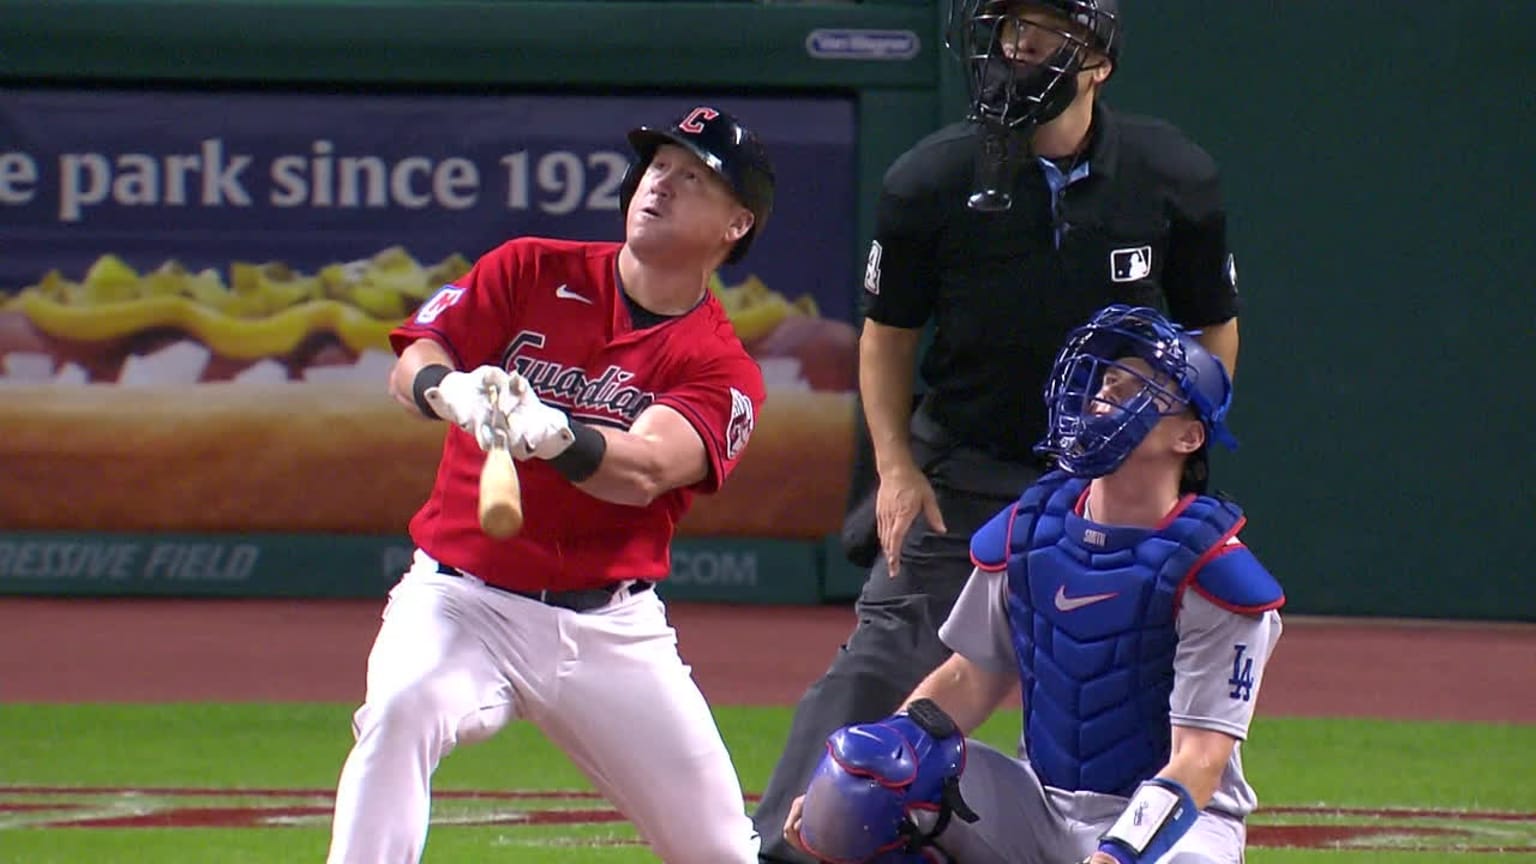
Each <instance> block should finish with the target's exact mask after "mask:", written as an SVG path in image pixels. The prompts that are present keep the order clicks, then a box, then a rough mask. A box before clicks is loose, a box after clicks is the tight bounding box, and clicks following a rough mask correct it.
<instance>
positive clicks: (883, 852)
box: [784, 306, 1284, 864]
mask: <svg viewBox="0 0 1536 864" xmlns="http://www.w3.org/2000/svg"><path fill="white" fill-rule="evenodd" d="M1230 396H1231V384H1230V380H1229V379H1228V377H1227V375H1226V372H1225V370H1224V368H1223V367H1222V365H1221V363H1220V361H1218V360H1217V359H1215V357H1214V356H1213V355H1211V354H1210V353H1208V352H1207V351H1206V349H1204V348H1203V347H1201V345H1200V343H1199V342H1197V341H1196V340H1195V339H1194V338H1192V335H1191V334H1190V333H1188V332H1187V331H1183V330H1181V329H1179V328H1178V327H1177V326H1176V325H1173V324H1172V323H1170V322H1169V321H1168V319H1166V318H1164V317H1163V316H1162V315H1160V314H1159V313H1157V312H1155V311H1153V310H1151V309H1146V308H1132V307H1128V306H1111V307H1108V308H1107V309H1105V310H1102V311H1101V312H1100V313H1099V314H1098V315H1096V316H1095V317H1094V318H1093V320H1092V321H1091V322H1090V323H1088V324H1087V325H1085V326H1083V327H1080V328H1078V329H1077V330H1075V331H1074V332H1073V333H1072V334H1071V335H1070V336H1069V338H1068V341H1067V344H1066V346H1065V348H1064V349H1063V350H1062V351H1061V353H1060V354H1059V356H1058V358H1057V361H1056V364H1055V367H1054V370H1053V373H1052V377H1051V379H1050V383H1049V384H1048V385H1047V392H1046V401H1047V405H1048V409H1049V415H1050V416H1049V423H1050V426H1049V430H1050V431H1049V432H1048V433H1047V435H1046V438H1045V440H1044V442H1043V443H1042V444H1041V448H1042V450H1043V451H1044V452H1046V453H1049V454H1051V455H1053V456H1054V457H1055V458H1056V459H1057V464H1058V466H1059V469H1060V470H1057V471H1053V472H1051V473H1050V474H1047V475H1046V476H1044V477H1042V478H1041V479H1040V480H1039V481H1038V482H1037V483H1035V484H1034V485H1032V486H1031V487H1030V488H1029V489H1028V490H1027V491H1025V493H1024V494H1023V496H1022V497H1021V498H1020V499H1019V501H1018V502H1017V503H1015V504H1014V505H1012V506H1010V507H1007V508H1005V509H1004V510H1003V511H1002V512H1000V513H998V514H997V516H996V517H994V518H993V519H992V520H991V521H990V522H988V523H987V524H986V525H985V526H984V527H983V528H982V529H981V530H979V531H978V532H976V534H975V535H973V537H972V539H971V554H972V557H973V559H974V562H975V565H976V568H975V570H974V572H973V574H972V576H971V578H970V580H969V581H968V582H967V584H966V586H965V588H964V590H963V591H962V593H961V596H960V599H959V601H958V602H957V603H956V605H955V608H954V611H953V612H952V613H951V615H950V616H949V618H948V619H947V620H946V621H945V623H944V625H943V626H942V628H941V629H940V635H941V636H942V638H943V639H944V641H945V643H946V644H947V645H949V646H950V647H951V648H952V649H953V650H954V652H955V653H954V654H953V655H952V656H951V658H950V659H949V660H947V661H946V662H945V663H944V664H943V665H941V666H940V667H939V668H938V669H937V670H935V671H934V672H933V673H932V674H931V675H929V676H928V677H927V678H926V679H925V680H924V681H923V682H922V683H921V684H919V685H918V687H917V689H916V690H914V691H913V693H912V694H911V696H910V697H909V699H908V700H907V703H906V707H905V708H904V709H903V710H902V711H901V712H899V713H898V714H896V715H894V716H892V717H890V718H887V719H886V720H884V721H881V722H879V723H872V724H863V725H855V726H849V727H845V728H843V729H841V730H839V731H838V732H836V733H834V734H833V735H832V736H831V738H830V739H829V740H828V744H827V755H826V756H825V757H824V758H823V760H822V762H821V764H820V765H819V766H818V767H817V769H816V773H815V774H814V775H813V779H812V780H811V783H810V786H809V789H808V791H807V793H806V795H805V796H804V797H802V798H801V799H799V800H797V801H796V802H795V804H794V806H793V807H792V808H791V815H790V818H789V820H788V822H787V823H786V825H785V828H784V833H785V837H786V839H787V840H789V841H790V842H791V843H792V844H793V845H795V846H797V847H798V848H800V849H802V850H805V851H808V852H810V853H811V854H813V855H816V856H817V857H819V858H821V859H825V860H835V861H839V862H862V861H878V862H922V861H935V860H945V858H944V856H948V860H952V861H955V862H960V864H994V862H995V864H1003V862H1009V864H1019V862H1032V864H1070V862H1076V861H1088V862H1092V864H1153V862H1161V864H1241V862H1242V861H1243V847H1244V842H1245V837H1246V833H1245V829H1244V819H1245V817H1247V815H1248V814H1249V813H1251V812H1252V811H1253V809H1254V806H1255V803H1256V798H1255V795H1254V792H1253V789H1252V788H1251V787H1250V786H1249V785H1248V783H1247V781H1246V780H1245V779H1244V777H1243V769H1242V760H1241V758H1240V755H1239V753H1240V746H1239V744H1240V742H1241V741H1242V740H1243V739H1244V738H1245V737H1246V736H1247V732H1248V725H1249V722H1250V720H1251V719H1252V717H1253V709H1254V700H1255V698H1256V697H1257V695H1258V692H1259V685H1260V682H1261V681H1262V678H1263V672H1264V667H1265V664H1266V662H1267V661H1268V659H1269V657H1270V654H1271V652H1272V651H1273V650H1274V646H1275V643H1276V640H1277V639H1278V638H1279V636H1280V629H1281V625H1280V617H1279V613H1278V612H1277V611H1276V610H1278V609H1279V607H1280V606H1281V605H1282V604H1283V603H1284V595H1283V594H1282V592H1281V589H1280V586H1279V584H1278V583H1276V581H1275V580H1274V578H1273V577H1272V576H1270V574H1269V573H1268V572H1267V571H1266V570H1265V569H1264V567H1263V566H1262V565H1261V564H1260V563H1259V561H1258V559H1257V558H1256V557H1255V556H1254V555H1253V553H1252V552H1250V551H1249V550H1248V549H1247V548H1246V547H1245V546H1244V545H1243V544H1242V542H1241V541H1240V540H1239V539H1238V532H1239V530H1240V529H1241V528H1242V526H1243V524H1244V522H1245V518H1244V517H1243V515H1242V511H1241V510H1240V509H1239V508H1238V507H1237V506H1236V505H1234V504H1231V503H1230V502H1227V501H1225V500H1222V499H1217V498H1213V497H1208V496H1205V495H1196V494H1192V493H1190V492H1188V491H1187V487H1188V484H1189V481H1190V475H1189V473H1188V471H1187V468H1188V465H1187V463H1188V461H1189V458H1190V456H1192V455H1193V454H1195V453H1197V452H1199V451H1201V450H1202V449H1203V448H1204V447H1205V446H1206V442H1207V441H1208V440H1210V439H1214V440H1216V441H1220V442H1222V443H1223V444H1225V445H1227V446H1235V442H1234V441H1233V440H1232V438H1231V436H1230V435H1229V433H1228V432H1227V429H1226V426H1225V417H1226V414H1227V409H1228V406H1229V404H1230ZM1015 683H1018V684H1019V685H1020V686H1021V688H1022V695H1023V699H1024V709H1025V711H1024V729H1023V734H1022V736H1021V738H1020V745H1019V758H1018V759H1015V758H1012V757H1010V756H1006V755H1004V754H1002V753H999V752H997V751H996V750H993V749H990V748H988V747H986V746H984V745H981V744H976V743H973V742H967V741H965V740H964V738H963V737H962V736H963V734H964V733H967V732H970V731H971V730H973V729H975V728H976V727H977V726H978V725H980V724H981V723H982V722H983V721H984V720H985V719H986V718H987V716H988V715H990V714H991V712H992V711H993V710H994V709H995V708H996V706H997V705H998V704H999V703H1000V702H1001V701H1002V700H1003V699H1004V698H1005V697H1006V696H1007V694H1008V693H1009V691H1010V690H1011V689H1012V687H1013V685H1014V684H1015ZM957 781H958V782H957Z"/></svg>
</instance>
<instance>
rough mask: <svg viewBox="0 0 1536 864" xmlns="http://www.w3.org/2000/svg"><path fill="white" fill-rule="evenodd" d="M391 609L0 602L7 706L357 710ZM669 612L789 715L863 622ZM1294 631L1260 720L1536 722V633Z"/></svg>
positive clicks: (732, 699)
mask: <svg viewBox="0 0 1536 864" xmlns="http://www.w3.org/2000/svg"><path fill="white" fill-rule="evenodd" d="M382 605H383V601H382V600H363V601H353V600H347V601H329V600H162V599H123V598H111V599H54V598H46V599H43V598H18V597H6V598H0V698H3V699H4V700H5V701H8V702H87V701H91V702H94V701H114V702H165V701H198V700H224V701H335V702H352V701H356V700H358V699H360V698H361V697H362V685H363V668H364V662H365V660H366V658H367V655H368V648H369V645H370V644H371V642H372V640H373V635H374V632H375V630H376V628H377V626H378V615H379V611H380V609H381V608H382ZM670 612H671V617H672V621H673V624H674V626H675V627H676V628H677V630H678V634H679V637H678V638H679V643H680V645H681V650H682V652H683V656H684V658H685V659H686V660H687V661H688V663H689V664H690V665H692V667H693V670H694V675H695V677H696V678H697V679H698V681H699V686H700V687H701V688H702V689H703V691H704V694H705V696H706V697H708V698H709V700H710V701H711V702H712V703H714V704H720V705H732V704H753V705H791V704H794V702H795V701H796V700H798V699H799V698H800V694H801V693H802V692H803V691H804V689H805V687H806V686H807V685H808V684H810V683H811V682H812V681H814V680H815V679H816V678H817V677H818V676H819V675H820V674H821V673H822V672H823V671H824V670H825V669H826V666H827V664H828V663H829V662H830V661H831V659H832V656H833V653H834V652H835V651H836V649H837V646H838V645H839V644H840V643H841V641H842V640H843V639H844V638H845V637H846V636H847V635H848V633H849V631H850V630H851V629H852V627H853V623H854V618H853V610H852V607H851V606H818V607H804V606H795V607H773V606H735V605H724V604H702V603H677V604H672V605H671V607H670ZM1285 627H1286V629H1285V634H1284V636H1283V637H1282V638H1281V641H1280V646H1279V648H1278V649H1277V651H1276V654H1275V657H1274V659H1273V660H1272V661H1271V663H1270V666H1269V670H1268V674H1267V677H1266V680H1265V681H1264V684H1263V691H1262V696H1261V700H1262V701H1261V705H1260V710H1261V711H1262V712H1263V713H1265V714H1271V715H1276V716H1282V715H1290V716H1363V717H1384V718H1414V719H1434V720H1458V721H1489V722H1506V723H1536V625H1526V624H1487V623H1450V622H1430V621H1385V620H1370V619H1335V618H1305V617H1291V618H1287V619H1286V625H1285Z"/></svg>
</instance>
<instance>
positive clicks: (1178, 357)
mask: <svg viewBox="0 0 1536 864" xmlns="http://www.w3.org/2000/svg"><path fill="white" fill-rule="evenodd" d="M1133 357H1134V358H1139V359H1140V360H1142V361H1143V362H1145V363H1146V364H1147V366H1149V367H1150V368H1151V374H1150V375H1149V374H1147V373H1146V372H1144V371H1143V370H1142V369H1140V368H1138V367H1133V366H1130V365H1128V364H1126V363H1125V362H1123V361H1124V360H1126V359H1127V358H1133ZM1110 370H1116V371H1117V373H1118V374H1119V375H1121V376H1123V380H1126V381H1129V382H1130V383H1131V384H1132V388H1131V389H1132V391H1133V392H1123V391H1122V392H1117V393H1115V394H1114V395H1113V396H1112V397H1106V395H1105V390H1106V388H1105V386H1104V380H1105V374H1106V373H1107V372H1109V371H1110ZM1045 403H1046V407H1047V409H1048V410H1049V412H1050V417H1049V421H1048V423H1049V426H1048V431H1047V432H1046V436H1045V440H1043V441H1041V442H1040V444H1039V445H1038V446H1036V448H1035V449H1036V451H1038V452H1040V453H1043V454H1048V455H1052V456H1055V457H1056V461H1057V464H1058V465H1059V466H1060V468H1061V469H1062V470H1063V471H1065V472H1067V473H1068V474H1071V475H1073V476H1076V477H1102V476H1104V475H1105V474H1109V473H1110V472H1112V471H1114V470H1115V469H1116V468H1119V467H1120V465H1121V463H1123V462H1124V461H1125V459H1126V457H1128V456H1129V455H1130V454H1131V451H1132V450H1135V449H1136V446H1137V445H1138V444H1140V443H1141V442H1142V440H1143V439H1144V438H1146V437H1147V433H1148V432H1150V431H1152V427H1153V426H1156V425H1157V422H1158V421H1159V420H1160V419H1162V418H1163V417H1165V416H1169V415H1174V414H1179V413H1181V412H1183V411H1184V410H1185V408H1193V409H1194V411H1195V414H1196V415H1197V416H1198V417H1199V418H1200V420H1201V422H1202V423H1204V424H1205V428H1206V431H1207V433H1208V434H1209V436H1210V438H1212V439H1214V440H1216V441H1219V442H1221V443H1222V445H1224V446H1225V447H1226V448H1227V449H1229V450H1235V449H1237V440H1236V439H1234V438H1233V437H1232V434H1231V433H1230V432H1228V431H1227V426H1226V418H1227V411H1228V409H1229V408H1230V407H1231V405H1232V379H1231V378H1229V377H1228V376H1227V370H1226V368H1225V367H1223V366H1222V365H1221V361H1220V360H1218V359H1216V357H1215V356H1214V355H1212V354H1211V353H1210V352H1209V351H1207V350H1205V347H1204V346H1202V345H1201V344H1200V343H1199V342H1197V341H1195V339H1194V336H1193V334H1192V333H1191V332H1190V331H1188V330H1185V329H1183V328H1181V327H1179V326H1178V325H1176V324H1174V323H1173V322H1171V321H1169V320H1168V319H1167V318H1165V317H1163V315H1162V313H1160V312H1158V311H1157V310H1155V309H1149V308H1146V307H1131V306H1124V305H1116V306H1108V307H1106V308H1104V309H1102V310H1100V311H1099V313H1098V314H1097V315H1094V316H1093V319H1092V320H1090V321H1089V322H1088V323H1087V324H1084V325H1083V326H1081V327H1079V328H1077V329H1076V330H1073V331H1072V332H1071V333H1070V334H1068V336H1067V341H1066V344H1065V345H1064V346H1063V347H1062V349H1061V352H1060V353H1059V354H1058V355H1057V356H1056V365H1055V367H1054V369H1052V371H1051V377H1050V380H1049V381H1048V382H1047V383H1046V386H1045Z"/></svg>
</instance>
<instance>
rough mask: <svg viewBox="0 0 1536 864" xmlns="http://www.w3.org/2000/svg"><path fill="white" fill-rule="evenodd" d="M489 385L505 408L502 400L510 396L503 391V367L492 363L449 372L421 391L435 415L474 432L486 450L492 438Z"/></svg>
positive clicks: (504, 379)
mask: <svg viewBox="0 0 1536 864" xmlns="http://www.w3.org/2000/svg"><path fill="white" fill-rule="evenodd" d="M519 377H521V376H519ZM492 389H494V390H495V391H496V392H497V394H498V398H499V399H500V400H501V403H502V405H503V409H502V410H506V409H505V405H506V403H509V402H513V401H514V400H513V399H511V398H509V397H508V396H507V395H506V394H507V393H508V376H507V372H506V370H505V369H499V368H497V367H495V366H481V367H479V368H477V369H472V370H470V371H469V372H449V373H448V374H447V375H445V376H443V380H442V381H441V382H439V383H438V385H437V386H436V387H428V388H427V390H426V392H425V393H423V394H422V395H423V396H425V397H426V400H427V404H428V405H431V406H432V410H433V411H435V412H436V413H437V416H439V417H441V418H443V419H444V420H447V421H448V422H450V423H452V424H454V425H455V426H457V427H459V428H460V429H463V430H464V431H465V432H468V433H469V434H471V435H473V436H475V441H476V442H477V443H478V444H479V445H480V449H481V450H489V449H491V444H492V443H493V441H494V437H493V433H492V426H491V412H492V411H494V410H495V409H494V408H493V407H492V405H491V396H490V392H489V391H490V390H492Z"/></svg>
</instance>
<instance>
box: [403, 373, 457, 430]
mask: <svg viewBox="0 0 1536 864" xmlns="http://www.w3.org/2000/svg"><path fill="white" fill-rule="evenodd" d="M452 371H453V370H452V369H449V368H448V367H447V366H444V365H443V364H441V363H429V364H427V365H426V366H423V367H421V368H420V369H418V370H417V371H416V378H415V380H413V381H412V382H411V396H413V397H414V398H415V399H416V410H418V411H420V412H421V415H422V416H423V417H426V418H427V419H428V420H441V419H443V418H441V417H439V416H437V412H436V411H433V410H432V403H431V402H428V401H427V390H428V388H431V387H436V386H437V385H439V384H441V383H443V379H444V378H447V377H448V373H449V372H452Z"/></svg>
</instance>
